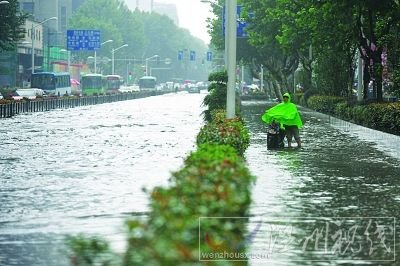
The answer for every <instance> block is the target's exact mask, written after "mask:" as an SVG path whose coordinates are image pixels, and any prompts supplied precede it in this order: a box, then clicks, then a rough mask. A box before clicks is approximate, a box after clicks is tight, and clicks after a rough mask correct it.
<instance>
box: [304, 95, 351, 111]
mask: <svg viewBox="0 0 400 266" xmlns="http://www.w3.org/2000/svg"><path fill="white" fill-rule="evenodd" d="M344 101H345V98H343V97H337V96H320V95H319V96H311V97H310V98H309V99H308V100H307V106H308V107H310V108H311V109H314V110H315V111H317V112H322V113H326V114H332V115H333V114H335V108H336V104H338V103H339V102H344Z"/></svg>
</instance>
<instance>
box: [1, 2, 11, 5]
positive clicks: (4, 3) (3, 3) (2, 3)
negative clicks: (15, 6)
mask: <svg viewBox="0 0 400 266" xmlns="http://www.w3.org/2000/svg"><path fill="white" fill-rule="evenodd" d="M9 3H10V2H8V1H0V5H6V4H9Z"/></svg>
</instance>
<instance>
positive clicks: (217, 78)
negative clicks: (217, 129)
mask: <svg viewBox="0 0 400 266" xmlns="http://www.w3.org/2000/svg"><path fill="white" fill-rule="evenodd" d="M208 81H209V82H210V85H209V86H208V94H207V95H206V96H205V97H204V100H203V106H206V107H207V109H206V110H204V111H203V116H204V121H206V122H210V121H211V119H212V116H211V113H212V111H214V110H217V109H226V93H227V82H228V73H227V72H226V71H220V72H214V73H211V74H210V75H209V77H208Z"/></svg>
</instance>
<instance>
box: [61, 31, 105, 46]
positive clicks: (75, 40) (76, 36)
mask: <svg viewBox="0 0 400 266" xmlns="http://www.w3.org/2000/svg"><path fill="white" fill-rule="evenodd" d="M99 48H100V31H99V30H67V50H68V51H82V50H89V51H93V50H97V49H99Z"/></svg>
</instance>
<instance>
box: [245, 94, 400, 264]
mask: <svg viewBox="0 0 400 266" xmlns="http://www.w3.org/2000/svg"><path fill="white" fill-rule="evenodd" d="M243 105H244V107H243V113H244V115H243V116H244V119H245V121H246V122H247V124H248V126H249V128H250V131H251V135H252V139H251V145H250V147H249V149H248V150H247V152H246V155H245V156H246V159H247V162H248V165H249V167H250V170H251V171H252V173H253V174H254V175H255V176H257V181H256V184H255V185H254V188H253V191H252V196H253V204H252V207H251V210H250V213H251V218H250V221H251V222H250V225H249V231H251V232H253V234H254V232H256V234H254V235H255V237H253V239H252V241H251V244H250V248H249V251H250V253H251V254H252V255H253V259H251V260H250V262H251V263H250V264H251V265H355V264H363V265H398V264H396V262H395V261H393V260H394V258H395V257H398V255H399V249H400V247H399V245H398V244H397V246H396V250H395V245H396V244H395V243H394V235H395V232H394V227H395V226H394V223H395V219H396V218H398V217H400V204H399V203H400V193H399V189H398V188H399V187H400V153H399V146H400V137H398V136H394V135H390V134H386V133H381V132H377V131H374V130H370V129H366V128H363V127H360V126H357V125H353V124H351V123H347V122H344V121H342V120H339V119H334V118H331V117H329V116H326V115H321V114H318V113H315V112H312V111H310V110H307V109H300V111H301V114H302V117H303V121H304V122H305V123H304V127H303V129H302V130H301V133H300V134H301V137H302V141H303V147H302V148H301V149H288V148H285V149H282V150H268V149H267V147H266V137H267V134H266V132H265V127H264V125H263V123H262V122H261V121H260V116H261V115H262V114H263V112H264V110H265V109H266V107H267V106H268V105H269V103H266V102H244V103H243ZM377 217H383V218H377ZM378 225H379V226H378ZM396 229H397V232H399V229H400V228H399V227H398V226H397V227H396ZM397 234H398V233H397ZM397 237H398V235H397ZM395 255H396V256H395Z"/></svg>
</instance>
